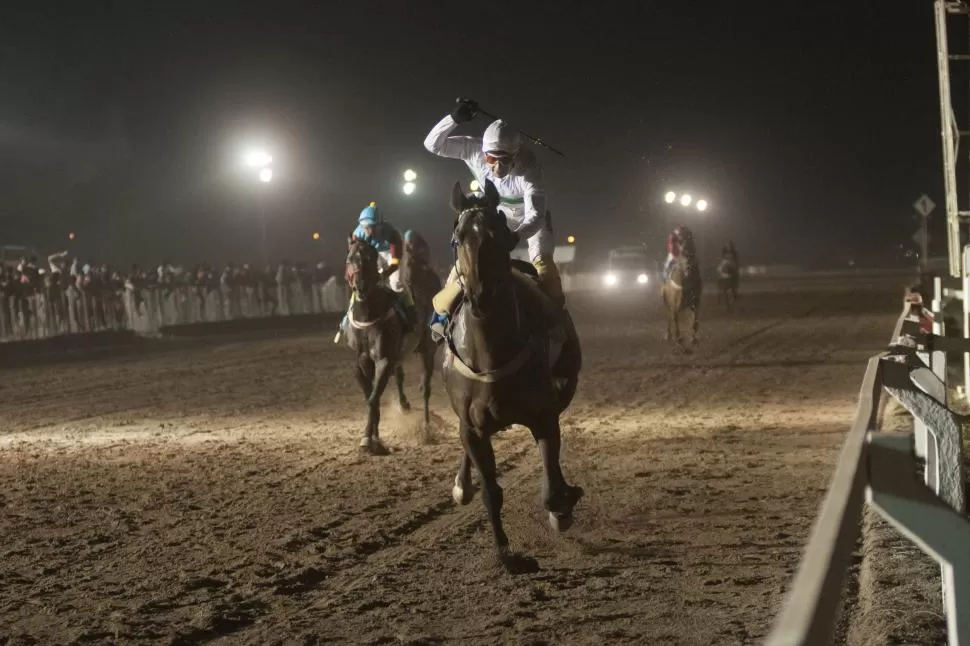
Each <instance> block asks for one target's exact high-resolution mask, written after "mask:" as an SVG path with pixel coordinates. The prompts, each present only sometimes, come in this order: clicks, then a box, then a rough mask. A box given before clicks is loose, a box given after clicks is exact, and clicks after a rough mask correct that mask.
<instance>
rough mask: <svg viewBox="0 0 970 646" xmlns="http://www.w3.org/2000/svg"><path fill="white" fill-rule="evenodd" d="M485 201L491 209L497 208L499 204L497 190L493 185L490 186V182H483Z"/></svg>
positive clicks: (488, 180)
mask: <svg viewBox="0 0 970 646" xmlns="http://www.w3.org/2000/svg"><path fill="white" fill-rule="evenodd" d="M485 201H486V202H488V205H489V206H490V207H491V208H493V209H494V208H497V207H498V202H499V195H498V190H497V189H496V188H495V184H492V180H490V179H487V180H485Z"/></svg>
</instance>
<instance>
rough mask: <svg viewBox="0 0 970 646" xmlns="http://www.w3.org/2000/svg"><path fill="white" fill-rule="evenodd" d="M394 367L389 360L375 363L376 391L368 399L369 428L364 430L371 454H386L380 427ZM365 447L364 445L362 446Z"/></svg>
mask: <svg viewBox="0 0 970 646" xmlns="http://www.w3.org/2000/svg"><path fill="white" fill-rule="evenodd" d="M392 370H393V367H392V366H391V362H390V361H389V360H388V359H380V360H378V361H375V362H374V389H373V390H372V391H371V393H370V396H369V397H368V398H367V427H366V428H365V429H364V438H365V439H366V440H367V447H366V448H368V450H370V452H371V453H374V454H383V453H386V449H384V447H383V445H382V444H381V434H380V430H379V426H380V423H381V396H382V395H383V394H384V389H385V388H387V382H388V381H390V379H391V372H392ZM361 445H362V446H363V443H362V444H361Z"/></svg>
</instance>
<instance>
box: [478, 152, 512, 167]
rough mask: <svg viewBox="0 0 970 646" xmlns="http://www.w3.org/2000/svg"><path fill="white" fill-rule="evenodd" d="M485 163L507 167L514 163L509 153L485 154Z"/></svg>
mask: <svg viewBox="0 0 970 646" xmlns="http://www.w3.org/2000/svg"><path fill="white" fill-rule="evenodd" d="M485 163H486V164H502V165H507V164H511V163H512V155H510V154H508V153H502V152H498V153H485Z"/></svg>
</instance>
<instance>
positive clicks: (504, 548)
mask: <svg viewBox="0 0 970 646" xmlns="http://www.w3.org/2000/svg"><path fill="white" fill-rule="evenodd" d="M460 433H461V443H462V445H463V446H464V447H465V454H466V455H467V456H468V457H470V458H471V461H472V462H474V463H475V468H476V469H478V476H479V478H480V479H481V481H482V501H483V502H484V503H485V510H486V511H487V512H488V520H489V522H490V523H491V525H492V536H493V538H494V539H495V550H496V552H497V553H498V558H499V561H501V563H502V566H503V567H504V568H505V569H506V571H508V572H509V573H511V574H522V573H527V572H537V571H538V570H539V564H538V562H537V561H536V560H535V559H533V558H530V557H527V556H521V555H516V554H514V553H512V551H511V550H510V549H509V537H508V536H506V534H505V530H504V529H503V527H502V502H503V494H502V487H500V486H499V484H498V473H497V471H496V468H495V453H494V452H493V451H492V441H491V438H489V437H487V436H485V434H484V433H480V432H478V431H476V430H475V429H473V428H472V427H471V426H470V425H469V424H468V423H467V422H464V421H462V423H461V430H460Z"/></svg>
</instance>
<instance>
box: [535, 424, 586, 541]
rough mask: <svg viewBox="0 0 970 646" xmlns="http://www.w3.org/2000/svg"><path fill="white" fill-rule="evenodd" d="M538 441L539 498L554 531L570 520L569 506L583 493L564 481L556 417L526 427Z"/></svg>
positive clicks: (560, 440) (564, 525)
mask: <svg viewBox="0 0 970 646" xmlns="http://www.w3.org/2000/svg"><path fill="white" fill-rule="evenodd" d="M529 430H530V431H532V437H534V438H535V440H536V443H538V445H539V452H540V454H541V455H542V470H543V478H542V500H543V502H544V504H545V507H546V511H547V512H549V523H550V524H551V525H552V527H553V529H555V530H556V531H566V530H567V529H569V527H570V526H571V525H572V523H573V508H574V507H575V506H576V503H578V502H579V499H580V498H582V497H583V488H582V487H574V486H572V485H570V484H568V483H567V482H566V478H565V476H563V474H562V465H561V463H560V461H559V456H560V451H561V449H562V431H561V429H560V427H559V417H558V416H557V415H549V416H548V418H547V419H546V420H545V421H544V422H541V423H539V424H536V425H535V426H532V427H530V428H529Z"/></svg>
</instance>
